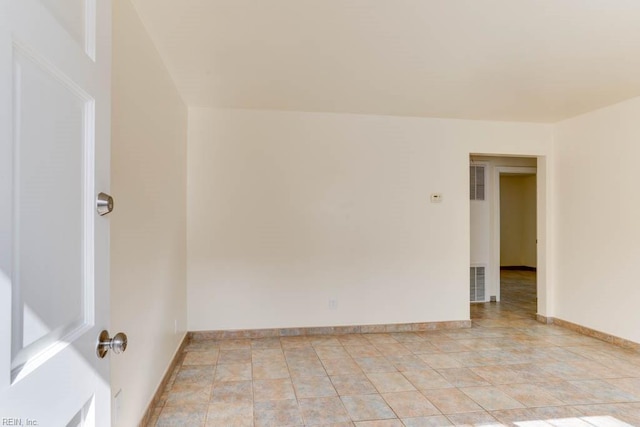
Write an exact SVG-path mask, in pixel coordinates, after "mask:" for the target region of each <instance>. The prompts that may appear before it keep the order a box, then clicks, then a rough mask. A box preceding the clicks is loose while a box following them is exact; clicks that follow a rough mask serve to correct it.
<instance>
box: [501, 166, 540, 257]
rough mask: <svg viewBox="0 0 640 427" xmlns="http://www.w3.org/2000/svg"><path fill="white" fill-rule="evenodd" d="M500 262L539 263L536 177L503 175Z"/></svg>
mask: <svg viewBox="0 0 640 427" xmlns="http://www.w3.org/2000/svg"><path fill="white" fill-rule="evenodd" d="M500 265H501V266H527V267H535V266H536V176H535V175H501V176H500Z"/></svg>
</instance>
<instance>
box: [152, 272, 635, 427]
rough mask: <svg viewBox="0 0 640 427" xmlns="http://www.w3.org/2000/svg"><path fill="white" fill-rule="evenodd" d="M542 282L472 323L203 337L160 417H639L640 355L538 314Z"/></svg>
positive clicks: (523, 283) (516, 286) (468, 421)
mask: <svg viewBox="0 0 640 427" xmlns="http://www.w3.org/2000/svg"><path fill="white" fill-rule="evenodd" d="M534 284H535V273H532V272H523V271H503V274H502V297H503V300H502V302H501V303H489V304H474V305H472V310H471V314H472V319H473V327H472V328H471V329H458V330H445V331H436V332H420V333H389V334H362V335H359V334H357V335H341V336H340V335H338V336H312V337H284V338H268V339H256V340H226V341H224V340H223V341H200V342H193V343H191V344H189V346H188V347H187V348H186V351H185V352H184V355H183V359H182V363H181V365H180V366H179V367H178V369H176V371H175V372H174V373H173V374H172V377H171V380H170V382H169V385H168V387H167V390H166V391H165V392H164V394H163V397H162V400H161V403H160V406H159V407H157V408H155V411H154V415H153V419H152V423H151V425H157V426H224V427H232V426H256V427H259V426H278V427H280V426H371V427H373V426H377V427H387V426H388V427H391V426H407V427H409V426H449V425H468V426H500V425H518V426H530V427H537V426H593V425H595V426H603V427H604V426H607V427H609V426H626V425H635V426H640V354H639V353H637V352H633V351H629V350H624V349H622V348H618V347H615V346H612V345H610V344H606V343H604V342H601V341H598V340H596V339H593V338H589V337H586V336H582V335H579V334H577V333H574V332H571V331H569V330H566V329H562V328H560V327H557V326H548V325H542V324H540V323H537V322H536V321H535V320H534V319H533V317H534V314H535V301H534V299H535V285H534Z"/></svg>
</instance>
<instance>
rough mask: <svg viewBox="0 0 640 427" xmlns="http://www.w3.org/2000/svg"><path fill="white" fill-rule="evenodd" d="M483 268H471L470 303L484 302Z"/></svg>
mask: <svg viewBox="0 0 640 427" xmlns="http://www.w3.org/2000/svg"><path fill="white" fill-rule="evenodd" d="M485 277H486V276H485V267H481V266H474V267H471V278H470V279H471V280H470V284H471V291H470V297H471V302H485V292H484V288H485Z"/></svg>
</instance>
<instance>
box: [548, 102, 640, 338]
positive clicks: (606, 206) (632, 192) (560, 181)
mask: <svg viewBox="0 0 640 427" xmlns="http://www.w3.org/2000/svg"><path fill="white" fill-rule="evenodd" d="M638 117H640V98H634V99H632V100H630V101H626V102H623V103H621V104H617V105H613V106H610V107H607V108H604V109H601V110H597V111H594V112H591V113H588V114H585V115H582V116H579V117H575V118H573V119H570V120H565V121H563V122H560V123H559V124H558V125H557V126H556V136H555V139H556V151H555V153H556V156H557V157H556V161H557V162H556V165H555V171H554V175H555V188H556V191H555V193H556V195H557V198H556V202H555V203H556V211H555V213H556V219H555V222H556V224H555V235H556V252H557V256H556V260H555V271H556V280H557V282H558V284H559V286H558V288H557V289H556V298H555V312H556V316H557V317H559V318H562V319H565V320H568V321H571V322H575V323H579V324H581V325H585V326H588V327H591V328H594V329H597V330H600V331H603V332H606V333H610V334H613V335H617V336H620V337H623V338H626V339H630V340H633V341H635V342H640V329H639V328H638V325H639V324H640V310H638V301H640V286H638V258H639V255H640V221H639V220H638V218H640V192H639V191H638V183H639V182H640V167H638V159H639V158H640V144H638V141H640V120H638Z"/></svg>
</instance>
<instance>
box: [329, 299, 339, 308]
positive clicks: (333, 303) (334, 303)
mask: <svg viewBox="0 0 640 427" xmlns="http://www.w3.org/2000/svg"><path fill="white" fill-rule="evenodd" d="M337 309H338V300H337V299H330V300H329V310H337Z"/></svg>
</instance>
